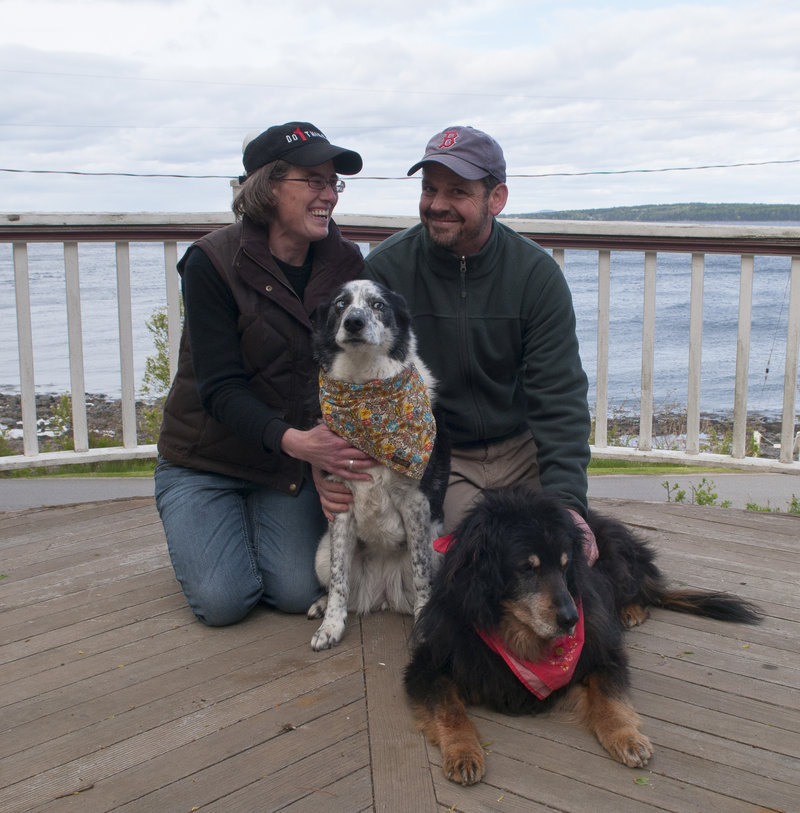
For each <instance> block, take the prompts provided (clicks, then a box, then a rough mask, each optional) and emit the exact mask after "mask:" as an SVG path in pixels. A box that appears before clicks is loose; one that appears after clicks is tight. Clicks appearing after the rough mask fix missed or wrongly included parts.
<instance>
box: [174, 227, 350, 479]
mask: <svg viewBox="0 0 800 813" xmlns="http://www.w3.org/2000/svg"><path fill="white" fill-rule="evenodd" d="M194 245H195V246H197V247H199V248H200V249H202V251H203V252H204V253H205V254H206V255H207V256H208V258H209V259H210V260H211V262H212V263H213V265H214V267H215V268H216V270H217V272H218V273H219V274H220V275H221V276H222V278H223V279H224V280H225V282H226V284H227V285H228V286H229V287H230V289H231V292H232V293H233V296H234V299H235V300H236V304H237V305H238V307H239V337H240V348H241V353H242V359H243V362H244V365H245V368H246V370H247V372H248V375H249V382H248V386H249V388H250V390H251V392H252V393H253V395H255V396H256V398H258V399H259V400H260V401H262V402H263V403H265V404H267V405H268V406H270V407H271V408H273V409H275V410H277V411H278V412H279V413H280V416H281V417H282V419H283V420H284V421H285V422H286V423H288V424H290V425H291V426H293V427H295V428H297V429H308V428H310V427H311V426H312V424H313V422H314V420H315V418H316V415H317V412H318V403H317V402H316V399H315V398H314V395H315V394H316V381H317V365H316V363H315V362H314V361H313V358H312V355H311V319H310V316H311V314H313V312H314V310H315V308H316V307H317V305H319V304H321V303H323V302H325V301H327V300H328V298H329V297H330V295H331V293H332V292H333V291H334V290H335V289H336V288H337V287H338V286H339V285H340V284H341V283H343V282H345V281H347V280H349V279H353V278H355V277H357V276H359V275H360V274H361V272H362V268H363V260H362V258H361V252H360V251H359V249H358V247H357V246H356V245H355V244H353V243H350V242H349V241H347V240H344V239H343V238H342V236H341V233H340V232H339V229H338V227H337V226H336V224H334V223H331V224H330V229H329V232H328V236H327V237H326V238H325V239H324V240H321V241H319V242H317V243H315V244H314V259H313V265H312V272H311V277H310V279H309V282H308V285H307V286H306V290H305V296H304V300H303V301H302V302H301V301H300V299H299V298H298V296H297V294H296V293H295V291H294V289H293V288H292V287H291V285H289V283H288V282H287V280H286V277H285V275H284V274H283V273H282V272H281V271H280V269H279V268H278V267H277V265H276V263H275V261H274V260H273V258H272V255H271V254H270V251H269V236H268V232H267V230H266V229H265V228H262V227H260V226H257V225H255V224H254V223H252V221H249V220H248V219H247V218H245V219H244V221H242V222H240V223H235V224H233V225H231V226H226V227H224V228H221V229H218V230H217V231H215V232H212V233H211V234H208V235H206V236H205V237H202V238H200V240H198V241H197V242H196V243H195V244H194ZM184 260H185V255H184V259H183V260H181V262H180V263H179V264H178V269H179V271H181V270H182V264H183V262H184ZM158 451H159V453H160V454H161V455H162V456H163V457H165V458H166V459H167V460H169V461H170V462H172V463H177V464H179V465H181V466H188V467H190V468H195V469H203V470H205V471H212V472H217V473H219V474H227V475H231V476H233V477H241V478H244V479H247V480H251V481H254V482H258V483H263V484H265V485H269V486H271V487H273V488H275V489H278V490H279V491H282V492H285V493H287V494H296V493H298V491H299V488H300V485H301V484H302V481H303V477H304V476H305V475H306V474H307V465H306V464H305V463H303V462H302V461H300V460H296V459H294V458H291V457H289V456H288V455H285V454H283V453H281V452H271V451H267V450H265V449H264V448H263V447H262V446H259V447H258V448H253V446H252V444H248V443H246V442H245V441H244V440H242V439H240V438H239V437H238V436H236V435H235V434H234V433H233V432H232V431H230V430H229V429H228V428H227V427H226V426H224V425H223V424H221V423H219V422H218V421H217V420H215V419H214V418H213V417H212V416H211V415H210V414H209V413H208V412H207V411H206V410H205V408H204V407H203V404H202V403H201V400H200V396H199V395H198V392H197V383H196V381H195V377H194V370H193V367H192V357H191V348H190V346H189V335H188V331H187V330H184V331H183V335H182V336H181V344H180V354H179V356H178V372H177V374H176V376H175V380H174V381H173V383H172V388H171V389H170V392H169V395H168V397H167V401H166V403H165V405H164V419H163V423H162V427H161V434H160V436H159V440H158Z"/></svg>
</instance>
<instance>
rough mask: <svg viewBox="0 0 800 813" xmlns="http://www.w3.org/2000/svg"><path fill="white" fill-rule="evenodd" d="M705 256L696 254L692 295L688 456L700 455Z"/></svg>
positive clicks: (687, 407) (690, 302) (693, 267)
mask: <svg viewBox="0 0 800 813" xmlns="http://www.w3.org/2000/svg"><path fill="white" fill-rule="evenodd" d="M704 270H705V255H704V254H699V253H695V254H692V281H691V293H690V294H689V382H688V397H687V404H686V454H692V455H694V454H699V453H700V371H701V369H702V353H703V272H704Z"/></svg>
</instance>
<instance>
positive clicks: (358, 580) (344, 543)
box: [308, 280, 449, 650]
mask: <svg viewBox="0 0 800 813" xmlns="http://www.w3.org/2000/svg"><path fill="white" fill-rule="evenodd" d="M314 355H315V358H316V359H317V361H318V362H319V365H320V367H321V368H322V369H323V370H324V371H325V373H326V374H327V375H328V376H329V377H331V378H334V379H337V380H339V381H344V382H349V383H354V384H359V383H365V382H367V381H373V380H376V379H387V378H391V377H393V376H396V375H398V374H399V373H400V372H402V370H403V369H404V368H406V367H408V365H409V364H410V363H413V364H414V366H415V367H416V368H417V371H418V372H419V374H420V376H421V377H422V379H423V381H424V382H425V385H426V388H427V390H428V396H429V398H430V399H431V402H432V403H433V400H434V389H435V382H434V380H433V378H432V376H431V374H430V372H429V371H428V369H427V368H426V366H425V365H424V363H423V362H422V360H421V359H420V358H419V356H418V355H417V349H416V338H415V336H414V333H413V330H412V328H411V315H410V313H409V311H408V307H407V305H406V302H405V299H404V298H403V297H402V296H400V295H399V294H396V293H394V292H392V291H389V290H388V289H387V288H385V287H384V286H382V285H379V284H378V283H376V282H372V281H369V280H357V281H353V282H349V283H346V284H345V285H343V286H342V287H341V288H340V289H339V290H338V291H336V292H335V293H334V295H333V297H332V299H331V301H330V302H329V303H328V304H327V305H324V306H322V307H321V308H320V309H319V310H318V312H317V314H316V316H315V330H314ZM434 415H436V411H434ZM437 424H438V427H437V430H438V431H437V439H436V443H435V444H434V450H433V453H432V455H431V459H430V461H429V463H428V466H427V469H426V471H425V474H424V476H423V478H422V480H421V481H420V480H416V479H413V478H411V477H408V476H405V475H403V474H400V473H398V472H396V471H394V470H393V469H391V468H389V467H388V466H385V465H376V466H375V467H373V468H371V469H369V474H370V475H371V476H372V480H371V481H370V482H367V481H360V480H345V481H344V482H346V483H347V485H348V486H349V488H350V489H351V490H352V492H353V497H354V502H353V504H352V505H351V506H350V509H349V510H348V511H347V512H345V513H340V514H336V516H335V517H334V519H333V522H332V523H331V524H330V527H329V529H328V530H327V531H326V533H325V534H324V535H323V537H322V539H321V540H320V543H319V547H318V548H317V555H316V561H315V567H316V572H317V578H318V579H319V581H320V583H321V584H322V586H323V587H325V588H326V589H327V590H328V595H327V596H324V597H323V598H321V599H320V600H319V601H317V602H315V603H314V604H313V605H312V606H311V607H310V608H309V611H308V617H309V618H322V617H323V615H324V620H323V622H322V624H321V625H320V627H319V629H318V630H317V631H316V632H315V633H314V636H313V638H312V640H311V646H312V647H313V648H314V649H315V650H320V649H327V648H329V647H331V646H334V645H336V644H338V643H339V641H340V640H341V638H342V635H343V634H344V628H345V620H346V617H347V611H348V608H349V609H350V610H353V611H355V612H358V613H367V612H370V611H373V610H379V609H392V610H395V611H397V612H402V613H411V612H414V613H415V614H416V613H418V612H419V611H420V610H421V608H422V606H423V605H424V604H425V602H426V601H427V600H428V597H429V595H430V583H431V576H432V548H431V540H432V539H433V538H435V537H436V536H438V534H439V532H440V530H439V529H440V528H441V519H442V503H443V501H444V493H445V490H446V487H447V476H448V473H449V452H448V447H447V443H446V441H445V435H444V432H443V427H442V422H441V420H439V421H437Z"/></svg>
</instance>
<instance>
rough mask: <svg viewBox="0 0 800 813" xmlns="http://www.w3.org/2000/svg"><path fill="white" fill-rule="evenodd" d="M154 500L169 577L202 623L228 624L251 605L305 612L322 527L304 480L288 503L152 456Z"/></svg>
mask: <svg viewBox="0 0 800 813" xmlns="http://www.w3.org/2000/svg"><path fill="white" fill-rule="evenodd" d="M155 496H156V507H157V508H158V513H159V515H160V516H161V522H162V523H163V525H164V532H165V534H166V537H167V547H168V548H169V555H170V558H171V559H172V567H173V568H174V570H175V576H176V578H177V579H178V581H179V582H180V585H181V587H182V588H183V593H184V595H185V596H186V601H187V602H188V604H189V607H190V608H191V610H192V612H193V613H194V614H195V615H196V616H197V617H198V618H199V619H200V620H201V621H202V622H203V623H204V624H209V625H211V626H223V625H225V624H234V623H236V622H237V621H241V620H242V619H243V618H244V617H245V616H246V615H247V614H248V613H249V612H250V611H251V610H252V609H253V608H254V607H255V606H256V605H257V604H258V603H259V602H261V603H264V604H266V605H267V606H268V607H272V608H274V609H277V610H281V611H283V612H287V613H299V612H305V611H306V610H307V609H308V608H309V606H310V605H311V604H312V603H313V602H314V601H316V600H317V599H318V598H319V597H320V596H321V595H322V593H323V591H322V589H321V588H320V586H319V582H318V581H317V577H316V575H315V573H314V554H315V552H316V549H317V542H318V541H319V539H320V537H321V536H322V534H323V533H324V531H325V529H326V527H327V521H326V520H325V517H324V515H323V513H322V509H321V507H320V504H319V495H318V494H317V491H316V489H315V488H314V484H313V483H312V482H311V481H310V480H307V481H306V482H304V484H303V486H302V488H301V490H300V493H299V494H298V495H297V496H296V497H290V496H288V495H287V494H283V493H281V492H280V491H276V490H275V489H272V488H268V487H267V486H263V485H259V484H257V483H252V482H250V481H249V480H242V479H239V478H236V477H227V476H225V475H221V474H213V473H212V472H207V471H199V470H195V469H189V468H185V467H183V466H176V465H174V464H172V463H169V462H168V461H167V460H164V459H163V458H159V461H158V465H157V466H156V470H155Z"/></svg>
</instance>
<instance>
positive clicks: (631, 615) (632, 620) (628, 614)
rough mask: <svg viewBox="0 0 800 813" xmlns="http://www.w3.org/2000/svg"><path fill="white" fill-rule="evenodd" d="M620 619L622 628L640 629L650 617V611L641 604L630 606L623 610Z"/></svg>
mask: <svg viewBox="0 0 800 813" xmlns="http://www.w3.org/2000/svg"><path fill="white" fill-rule="evenodd" d="M619 617H620V621H622V626H623V627H625V628H626V629H631V628H633V627H638V626H639V625H640V624H644V622H645V621H647V619H648V618H649V617H650V610H648V609H647V607H644V606H643V605H641V604H629V605H628V606H627V607H623V608H622V611H621V612H620V614H619Z"/></svg>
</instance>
